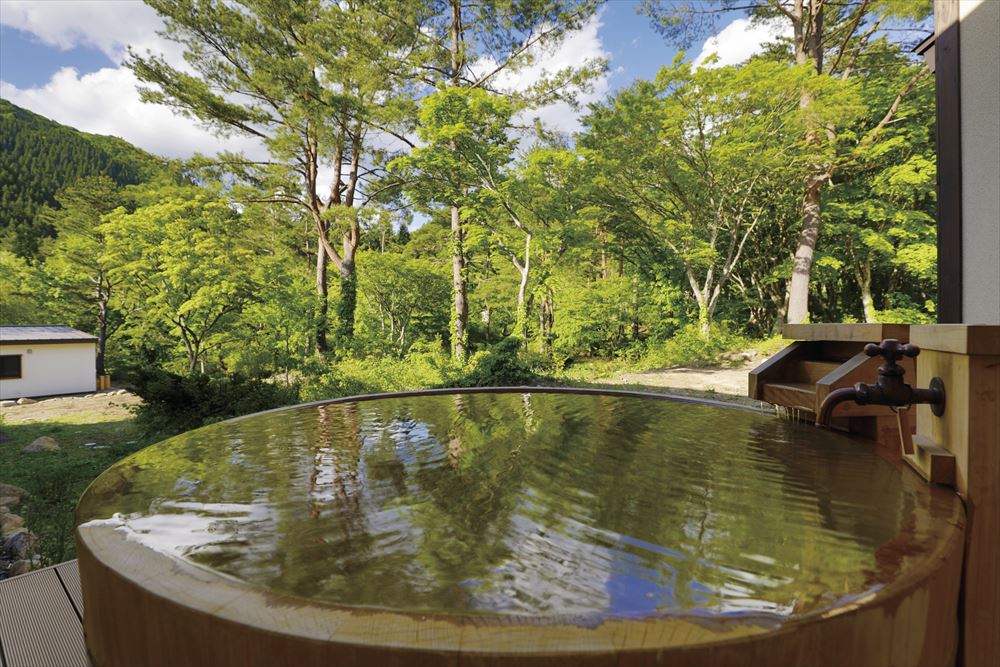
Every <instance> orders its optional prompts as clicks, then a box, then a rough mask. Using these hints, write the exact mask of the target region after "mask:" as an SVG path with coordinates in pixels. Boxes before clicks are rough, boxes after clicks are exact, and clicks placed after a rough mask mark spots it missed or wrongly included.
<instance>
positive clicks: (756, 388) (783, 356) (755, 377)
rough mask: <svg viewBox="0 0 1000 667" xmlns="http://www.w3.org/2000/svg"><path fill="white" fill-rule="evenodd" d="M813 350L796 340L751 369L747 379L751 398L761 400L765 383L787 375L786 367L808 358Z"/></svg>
mask: <svg viewBox="0 0 1000 667" xmlns="http://www.w3.org/2000/svg"><path fill="white" fill-rule="evenodd" d="M812 353H813V351H812V349H811V346H810V345H809V344H808V343H800V342H795V343H792V344H791V345H788V346H787V347H785V348H784V349H783V350H781V351H780V352H778V353H777V354H774V355H771V356H770V357H769V358H768V359H767V360H765V361H764V362H763V363H761V364H760V365H759V366H757V367H756V368H754V369H753V370H752V371H750V375H749V379H748V381H747V387H748V389H747V393H748V394H749V396H750V398H756V399H757V400H759V401H762V400H766V399H765V398H764V384H765V383H767V382H770V381H776V380H778V378H781V377H783V376H785V375H786V374H787V373H786V369H787V368H788V367H789V366H790V365H792V364H794V363H797V362H798V361H800V360H802V359H805V358H807V357H808V356H809V355H810V354H812Z"/></svg>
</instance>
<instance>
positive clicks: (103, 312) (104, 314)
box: [95, 275, 110, 375]
mask: <svg viewBox="0 0 1000 667" xmlns="http://www.w3.org/2000/svg"><path fill="white" fill-rule="evenodd" d="M109 300H110V294H109V293H108V292H107V291H105V286H104V276H103V275H102V276H99V277H98V281H97V355H96V359H95V361H96V367H97V368H96V370H97V375H105V372H104V353H105V349H106V348H107V344H108V301H109Z"/></svg>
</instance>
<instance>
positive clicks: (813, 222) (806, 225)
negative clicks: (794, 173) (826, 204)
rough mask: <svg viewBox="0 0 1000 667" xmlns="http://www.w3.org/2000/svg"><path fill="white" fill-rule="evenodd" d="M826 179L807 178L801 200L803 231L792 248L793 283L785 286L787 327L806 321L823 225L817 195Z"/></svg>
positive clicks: (810, 176)
mask: <svg viewBox="0 0 1000 667" xmlns="http://www.w3.org/2000/svg"><path fill="white" fill-rule="evenodd" d="M825 180H826V178H825V176H817V175H809V176H807V177H806V185H805V192H804V195H803V198H802V231H801V233H800V234H799V243H798V246H797V247H796V249H795V261H794V264H793V267H792V280H791V282H790V284H789V287H788V322H789V324H801V323H803V322H806V321H808V320H809V278H810V274H811V272H812V263H813V255H814V254H815V252H816V241H817V240H818V239H819V227H820V223H821V222H822V213H821V211H820V204H819V193H820V188H821V187H822V185H823V183H824V181H825Z"/></svg>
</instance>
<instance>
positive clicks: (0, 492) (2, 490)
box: [0, 483, 28, 505]
mask: <svg viewBox="0 0 1000 667" xmlns="http://www.w3.org/2000/svg"><path fill="white" fill-rule="evenodd" d="M26 495H28V492H27V491H25V490H24V489H22V488H21V487H19V486H14V485H13V484H3V483H0V496H5V497H9V496H14V497H15V498H24V497H25V496H26ZM6 504H7V503H0V505H6Z"/></svg>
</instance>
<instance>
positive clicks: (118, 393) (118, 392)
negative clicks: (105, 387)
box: [115, 389, 128, 396]
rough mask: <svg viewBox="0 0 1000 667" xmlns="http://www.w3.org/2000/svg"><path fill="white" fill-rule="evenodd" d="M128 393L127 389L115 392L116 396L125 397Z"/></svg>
mask: <svg viewBox="0 0 1000 667" xmlns="http://www.w3.org/2000/svg"><path fill="white" fill-rule="evenodd" d="M127 393H128V391H127V390H126V389H119V390H118V391H116V392H115V396H124V395H125V394H127Z"/></svg>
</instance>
